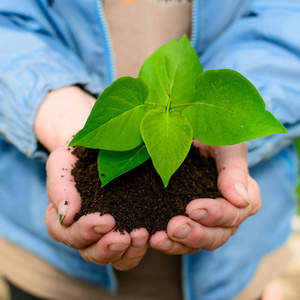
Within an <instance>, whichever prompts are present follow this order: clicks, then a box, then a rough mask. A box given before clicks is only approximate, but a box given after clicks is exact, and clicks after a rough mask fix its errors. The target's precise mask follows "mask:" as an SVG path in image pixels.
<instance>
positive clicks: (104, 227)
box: [93, 225, 112, 234]
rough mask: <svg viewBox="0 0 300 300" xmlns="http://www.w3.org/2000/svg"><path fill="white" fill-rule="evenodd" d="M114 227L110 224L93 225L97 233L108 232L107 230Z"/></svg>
mask: <svg viewBox="0 0 300 300" xmlns="http://www.w3.org/2000/svg"><path fill="white" fill-rule="evenodd" d="M111 230H112V227H111V226H109V225H98V226H94V227H93V231H94V232H95V233H96V234H106V233H107V232H109V231H111Z"/></svg>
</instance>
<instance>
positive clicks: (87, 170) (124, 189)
mask: <svg viewBox="0 0 300 300" xmlns="http://www.w3.org/2000/svg"><path fill="white" fill-rule="evenodd" d="M73 154H75V155H76V156H77V157H78V158H79V159H78V161H77V163H76V164H75V167H74V168H73V170H72V175H73V176H74V180H75V182H76V188H77V190H78V192H79V193H80V195H81V198H82V207H81V211H80V212H79V213H78V214H77V215H76V216H75V220H78V219H79V218H80V217H81V216H83V215H86V214H89V213H93V212H101V214H111V215H112V216H113V217H114V218H115V220H116V228H115V229H116V230H119V231H121V232H123V231H127V232H131V231H132V230H133V229H136V228H143V227H144V228H146V229H147V230H148V231H149V233H150V234H154V233H155V232H156V231H160V230H166V228H167V224H168V222H169V220H170V219H171V218H172V217H174V216H177V215H185V207H186V205H187V204H188V203H189V202H190V201H191V200H193V199H196V198H218V197H220V196H221V195H220V194H219V192H218V190H217V171H216V167H215V164H214V161H212V160H208V159H206V158H204V157H202V156H200V155H199V151H198V150H197V149H195V148H192V149H191V151H190V153H189V155H188V157H187V158H186V160H185V161H184V162H183V164H182V165H181V166H180V168H179V169H178V170H177V171H176V172H175V174H174V175H173V176H172V178H171V180H170V182H169V185H168V186H167V188H164V186H163V183H162V181H161V179H160V177H159V176H158V174H157V173H156V171H155V169H154V167H153V165H152V162H151V160H148V161H146V162H145V163H143V164H142V165H140V166H138V167H136V168H135V169H133V170H131V171H129V172H127V173H125V174H124V175H122V176H120V177H118V178H116V179H115V180H113V181H111V182H110V183H109V184H107V185H106V186H104V187H103V188H100V187H101V182H100V180H99V176H98V169H97V155H98V150H93V149H87V148H84V147H76V148H75V149H74V150H73Z"/></svg>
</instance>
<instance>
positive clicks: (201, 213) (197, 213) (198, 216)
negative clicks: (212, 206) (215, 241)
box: [189, 209, 207, 221]
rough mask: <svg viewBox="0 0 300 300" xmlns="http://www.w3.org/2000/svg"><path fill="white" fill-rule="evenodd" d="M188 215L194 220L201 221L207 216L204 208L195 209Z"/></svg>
mask: <svg viewBox="0 0 300 300" xmlns="http://www.w3.org/2000/svg"><path fill="white" fill-rule="evenodd" d="M189 217H190V218H191V219H193V220H195V221H201V220H203V219H205V218H206V217H207V210H206V209H195V210H193V211H192V212H191V213H189Z"/></svg>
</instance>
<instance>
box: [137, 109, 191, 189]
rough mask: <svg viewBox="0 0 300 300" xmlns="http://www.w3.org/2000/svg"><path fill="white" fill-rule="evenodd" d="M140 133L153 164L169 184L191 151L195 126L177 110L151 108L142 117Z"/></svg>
mask: <svg viewBox="0 0 300 300" xmlns="http://www.w3.org/2000/svg"><path fill="white" fill-rule="evenodd" d="M141 133H142V136H143V139H144V142H145V145H146V147H147V150H148V153H149V154H150V157H151V159H152V162H153V165H154V167H155V169H156V171H157V172H158V174H159V175H160V177H161V179H162V181H163V183H164V186H165V187H166V186H167V185H168V183H169V180H170V178H171V176H172V175H173V173H174V172H175V171H176V170H177V169H178V168H179V166H180V165H181V163H182V162H183V161H184V159H185V158H186V156H187V154H188V152H189V150H190V147H191V143H192V140H193V129H192V127H191V125H190V124H189V122H188V121H187V119H186V118H185V117H184V116H182V115H181V114H180V113H178V112H171V113H170V112H168V111H167V112H162V111H160V110H151V111H149V112H148V113H147V114H146V115H145V117H144V118H143V120H142V123H141Z"/></svg>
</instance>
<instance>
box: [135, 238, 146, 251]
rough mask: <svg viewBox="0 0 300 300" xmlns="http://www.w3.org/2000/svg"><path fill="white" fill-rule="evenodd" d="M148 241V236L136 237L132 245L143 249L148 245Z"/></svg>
mask: <svg viewBox="0 0 300 300" xmlns="http://www.w3.org/2000/svg"><path fill="white" fill-rule="evenodd" d="M147 241H148V239H147V238H134V239H132V241H131V246H132V247H133V248H136V249H142V248H144V247H145V246H146V244H147Z"/></svg>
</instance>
